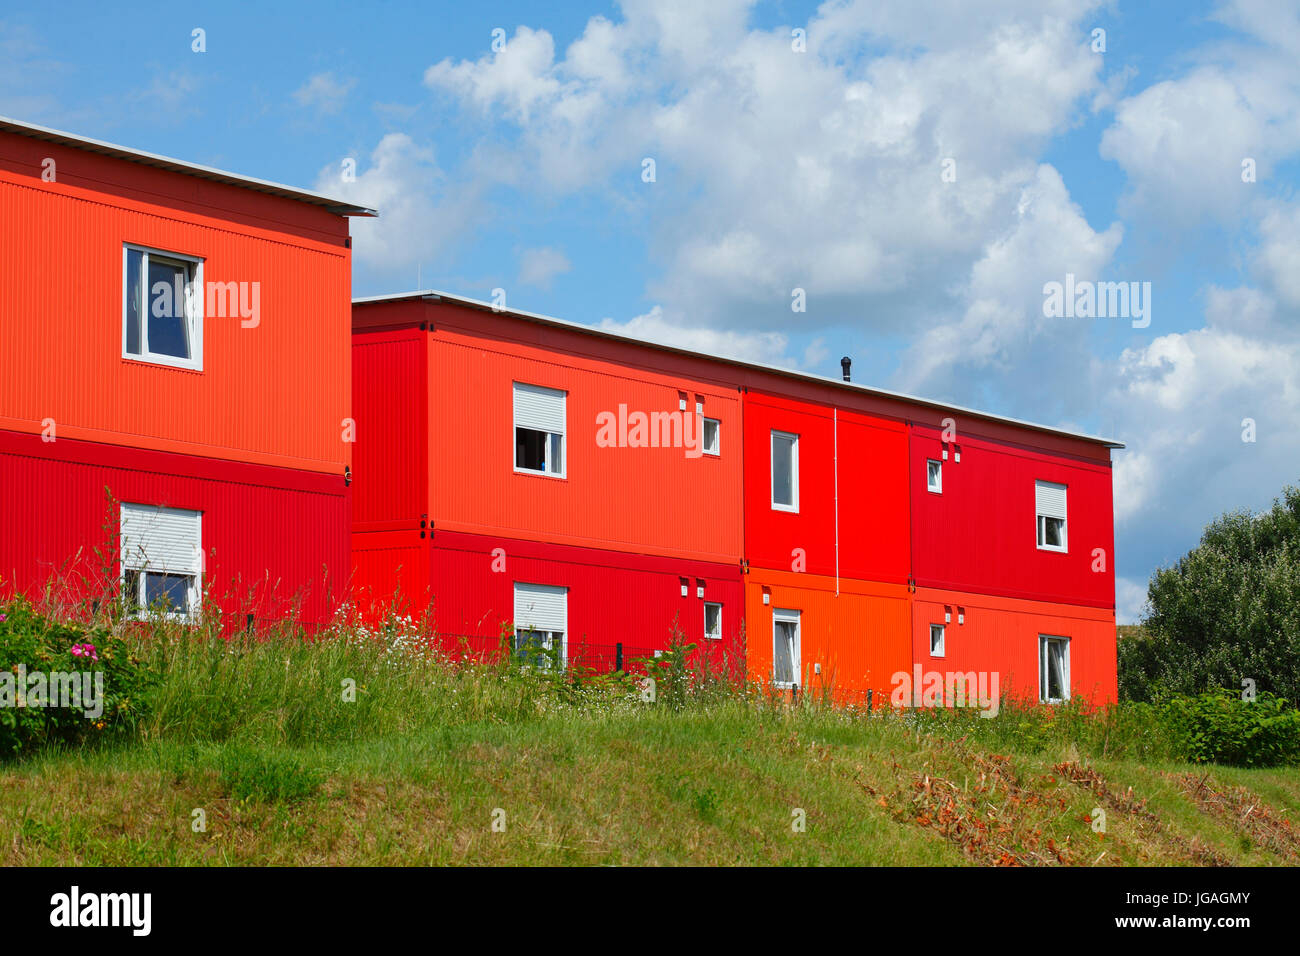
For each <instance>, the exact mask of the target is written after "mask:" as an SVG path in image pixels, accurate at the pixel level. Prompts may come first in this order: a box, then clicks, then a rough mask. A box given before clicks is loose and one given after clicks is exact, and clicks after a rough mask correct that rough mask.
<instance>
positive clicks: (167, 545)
mask: <svg viewBox="0 0 1300 956" xmlns="http://www.w3.org/2000/svg"><path fill="white" fill-rule="evenodd" d="M202 520H203V512H201V511H183V510H181V509H179V508H160V507H157V506H156V505H132V504H123V505H122V526H121V539H122V566H123V567H124V568H129V569H131V570H140V569H148V570H150V571H170V572H174V573H178V574H198V573H199V572H200V571H202V569H203V567H202V565H203V537H202Z"/></svg>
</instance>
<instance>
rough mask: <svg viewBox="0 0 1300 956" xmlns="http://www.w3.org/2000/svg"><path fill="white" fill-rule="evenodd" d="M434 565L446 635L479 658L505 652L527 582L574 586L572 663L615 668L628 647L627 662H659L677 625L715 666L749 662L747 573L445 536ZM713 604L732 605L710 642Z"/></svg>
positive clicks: (438, 621) (439, 622) (438, 539)
mask: <svg viewBox="0 0 1300 956" xmlns="http://www.w3.org/2000/svg"><path fill="white" fill-rule="evenodd" d="M498 549H499V550H498ZM431 562H432V566H431V571H430V573H431V580H432V589H433V592H434V616H435V619H434V623H435V625H436V628H437V630H438V632H439V633H440V634H441V635H443V637H444V639H445V640H446V641H447V643H448V644H449V645H450V646H453V647H462V648H464V649H465V650H466V652H469V653H474V654H484V653H490V652H492V651H494V650H495V648H496V647H497V641H498V638H499V636H500V634H501V629H502V626H503V624H504V625H507V626H508V625H509V622H510V621H511V620H512V619H513V617H514V584H515V582H517V581H523V582H527V583H530V584H541V585H550V586H553V587H563V588H567V589H568V594H567V614H568V644H569V648H570V651H569V654H568V658H569V661H570V663H577V664H585V665H587V666H591V667H595V668H596V669H597V670H608V669H609V668H610V667H611V666H612V664H613V659H614V653H615V645H616V644H618V643H622V644H623V646H624V663H625V664H630V662H631V660H632V659H633V658H634V657H641V656H651V655H652V654H653V652H654V651H655V650H662V649H664V648H666V647H667V646H668V641H669V637H670V632H671V629H672V627H673V624H674V621H676V623H677V625H678V626H679V627H680V628H681V631H682V633H683V635H684V636H685V638H686V640H688V641H690V642H694V643H696V644H698V645H699V648H700V651H701V652H703V653H706V654H708V656H709V659H710V661H711V662H712V663H713V665H714V666H716V667H718V668H722V667H724V666H738V662H739V659H740V657H741V653H742V645H741V635H742V626H741V621H742V615H743V606H744V601H743V589H742V585H741V581H740V570H739V568H738V567H733V566H728V565H719V564H709V563H705V562H699V561H687V560H681V559H673V558H659V557H648V556H641V555H631V554H625V553H618V552H610V551H598V550H595V549H590V548H576V547H566V546H562V545H548V544H542V543H539V542H535V541H522V540H511V539H508V538H501V537H495V536H485V535H471V534H459V533H450V532H441V531H440V532H436V533H435V535H434V540H433V548H432V550H431ZM682 578H685V579H686V585H687V594H686V595H685V596H683V595H682V590H681V588H682V581H681V579H682ZM701 586H702V587H703V589H704V596H703V597H699V596H698V593H699V592H698V590H697V589H698V588H699V587H701ZM705 602H711V603H720V604H722V608H723V609H722V615H723V616H722V639H721V640H711V639H707V638H705V637H704V604H705Z"/></svg>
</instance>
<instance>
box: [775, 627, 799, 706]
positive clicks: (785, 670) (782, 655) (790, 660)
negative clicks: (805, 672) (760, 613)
mask: <svg viewBox="0 0 1300 956" xmlns="http://www.w3.org/2000/svg"><path fill="white" fill-rule="evenodd" d="M801 613H802V612H800V611H793V610H789V609H786V608H777V609H775V610H774V611H773V612H772V683H774V684H775V685H776V686H777V687H798V686H799V672H800V669H801V668H800V662H799V618H800V616H801Z"/></svg>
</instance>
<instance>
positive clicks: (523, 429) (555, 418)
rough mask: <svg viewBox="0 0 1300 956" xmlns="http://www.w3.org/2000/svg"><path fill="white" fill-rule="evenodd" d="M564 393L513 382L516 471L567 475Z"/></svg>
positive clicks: (555, 475) (561, 476)
mask: <svg viewBox="0 0 1300 956" xmlns="http://www.w3.org/2000/svg"><path fill="white" fill-rule="evenodd" d="M565 398H566V396H565V393H564V392H561V391H558V390H557V389H554V388H543V387H542V386H541V385H527V384H525V383H523V382H515V383H514V405H515V416H514V417H515V423H514V425H515V471H518V472H526V473H528V474H535V475H549V476H550V477H553V478H563V477H564V420H565Z"/></svg>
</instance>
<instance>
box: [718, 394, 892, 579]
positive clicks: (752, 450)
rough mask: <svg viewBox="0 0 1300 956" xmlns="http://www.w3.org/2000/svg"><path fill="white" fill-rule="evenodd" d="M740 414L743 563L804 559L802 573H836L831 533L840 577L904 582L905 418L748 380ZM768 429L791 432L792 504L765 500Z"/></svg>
mask: <svg viewBox="0 0 1300 956" xmlns="http://www.w3.org/2000/svg"><path fill="white" fill-rule="evenodd" d="M744 417H745V476H744V482H745V547H746V557H747V558H748V559H749V563H750V565H751V566H752V567H761V568H771V569H774V570H784V571H792V570H798V568H796V567H795V562H796V561H797V560H799V559H800V558H802V559H803V560H804V561H805V562H806V563H805V565H804V567H803V570H804V571H806V572H807V573H809V574H819V575H830V576H834V575H835V573H836V567H837V562H836V550H837V538H838V570H839V575H840V577H842V578H856V579H860V580H867V581H882V582H890V583H899V584H901V583H905V582H906V581H907V574H908V561H907V549H908V529H907V464H906V459H907V432H906V427H905V425H904V424H903V423H901V422H896V421H891V420H889V419H883V418H874V417H871V416H867V415H864V414H861V413H857V412H852V411H848V410H845V409H836V408H834V406H830V405H826V404H816V403H812V402H807V401H797V400H794V399H790V398H784V397H781V396H777V395H772V394H769V393H766V392H757V391H754V390H752V389H751V390H750V391H748V392H747V393H746V394H745V397H744ZM773 431H780V432H786V433H790V434H796V435H798V436H799V447H798V458H799V462H798V464H799V469H798V470H799V511H798V513H791V512H789V511H781V510H777V509H774V508H773V507H772V451H771V435H772V432H773ZM837 460H838V476H839V478H838V486H837V481H836V474H837V471H836V462H837ZM837 497H838V505H837ZM837 508H838V511H837ZM837 525H838V535H837ZM796 549H798V550H799V551H801V552H802V554H801V555H800V554H797V553H796Z"/></svg>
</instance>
